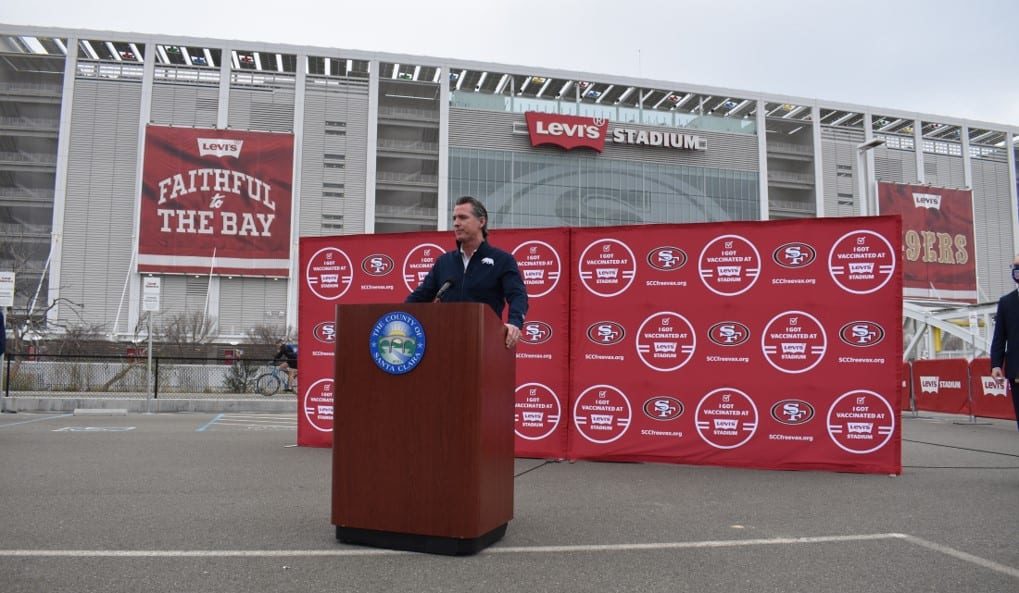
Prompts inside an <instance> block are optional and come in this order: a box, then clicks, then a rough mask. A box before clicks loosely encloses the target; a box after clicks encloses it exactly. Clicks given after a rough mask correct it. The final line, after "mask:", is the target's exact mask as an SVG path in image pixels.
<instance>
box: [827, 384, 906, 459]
mask: <svg viewBox="0 0 1019 593" xmlns="http://www.w3.org/2000/svg"><path fill="white" fill-rule="evenodd" d="M894 432H895V413H894V412H893V410H892V406H891V404H889V403H888V400H887V399H885V398H884V397H882V396H880V395H878V394H877V393H874V392H873V391H868V390H866V389H858V390H855V391H850V392H848V393H844V394H842V395H841V396H839V398H838V399H836V400H835V402H834V403H832V405H831V408H829V409H828V436H830V437H831V440H832V441H834V442H835V444H836V445H838V447H839V448H840V449H842V450H844V451H848V452H849V453H855V454H864V453H873V452H874V451H877V450H878V449H880V448H881V447H884V446H885V444H886V443H888V441H889V440H890V439H891V438H892V434H893V433H894Z"/></svg>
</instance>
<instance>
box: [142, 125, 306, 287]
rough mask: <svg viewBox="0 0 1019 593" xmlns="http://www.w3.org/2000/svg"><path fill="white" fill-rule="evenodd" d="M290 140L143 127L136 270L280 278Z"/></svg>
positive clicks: (286, 244)
mask: <svg viewBox="0 0 1019 593" xmlns="http://www.w3.org/2000/svg"><path fill="white" fill-rule="evenodd" d="M293 158H294V137H293V135H292V134H270V133H265V132H241V131H235V130H215V129H196V128H168V127H161V126H148V127H147V128H146V134H145V160H144V167H143V185H142V195H141V205H140V208H139V212H140V217H141V219H140V226H139V235H138V271H139V272H158V273H193V274H209V273H210V271H211V273H212V274H229V275H233V276H278V277H286V276H287V275H288V273H289V261H290V212H291V199H292V188H293V181H292V180H293Z"/></svg>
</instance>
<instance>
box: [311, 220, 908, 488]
mask: <svg viewBox="0 0 1019 593" xmlns="http://www.w3.org/2000/svg"><path fill="white" fill-rule="evenodd" d="M900 237H901V227H900V224H899V219H898V218H897V217H876V218H866V219H861V218H839V219H834V218H833V219H820V220H797V221H782V222H768V223H725V224H698V225H655V226H639V227H635V226H630V227H605V228H584V229H569V230H567V229H524V230H513V231H499V232H493V233H492V238H491V239H492V244H493V245H495V246H497V247H500V248H502V249H506V250H507V251H511V252H514V255H515V256H516V258H517V261H518V263H519V264H520V267H521V272H522V274H523V276H524V278H525V282H526V283H527V287H528V293H529V294H530V295H531V309H530V312H529V313H528V315H527V324H526V325H525V328H524V334H525V340H526V342H525V343H522V344H521V345H520V346H519V347H518V351H517V362H518V367H517V384H518V391H517V409H516V417H515V421H516V430H517V441H516V451H517V454H518V455H521V456H536V457H568V458H571V459H579V458H587V459H606V460H653V461H664V462H673V463H706V464H715V465H730V466H741V467H761V468H780V469H830V470H838V471H856V472H876V473H898V472H900V471H901V433H900V427H899V425H898V423H897V417H898V413H899V412H898V410H899V409H900V406H901V403H900V389H901V387H900V385H901V381H902V377H901V373H902V366H901V365H900V364H898V361H900V360H901V358H902V339H901V327H902V323H901V311H902V308H901V267H900V263H899V258H898V254H899V252H900ZM451 247H452V243H451V239H450V236H449V233H414V234H400V235H372V236H349V237H322V238H306V239H302V240H301V253H300V261H301V268H300V269H301V272H302V280H303V281H302V283H301V296H300V322H299V324H300V344H301V354H302V360H301V371H300V372H301V380H300V385H301V391H302V394H301V403H300V407H299V422H298V443H299V444H302V445H313V446H328V445H329V444H330V443H331V433H330V431H331V428H332V417H331V413H332V391H331V382H332V379H331V376H332V362H333V361H332V352H331V351H332V345H331V342H330V341H329V340H330V339H332V337H333V332H332V327H331V325H332V320H333V318H334V311H333V306H334V305H336V304H339V303H365V302H400V301H402V300H403V299H404V298H405V297H406V295H407V294H408V292H409V291H410V290H411V288H412V287H414V286H416V285H417V283H418V282H419V281H420V279H421V278H423V274H424V273H427V271H428V270H429V269H430V267H431V262H432V261H434V258H435V257H437V256H438V255H439V254H440V253H441V252H443V251H445V250H447V249H449V248H451ZM429 249H430V250H431V251H430V252H427V253H426V251H427V250H429ZM556 256H558V261H555V260H556V259H557V258H556ZM368 270H372V273H369V271H368ZM556 271H558V273H559V274H560V276H559V280H558V283H555V282H553V279H552V273H553V272H556ZM567 311H569V314H568V315H567ZM567 336H569V340H568V341H567V340H566V337H567ZM309 350H310V352H311V355H310V356H308V355H307V354H306V353H308V352H309Z"/></svg>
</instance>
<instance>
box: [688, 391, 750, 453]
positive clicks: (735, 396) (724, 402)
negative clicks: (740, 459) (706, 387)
mask: <svg viewBox="0 0 1019 593" xmlns="http://www.w3.org/2000/svg"><path fill="white" fill-rule="evenodd" d="M694 420H695V422H696V424H697V434H699V435H700V437H701V439H702V440H703V441H704V442H705V443H707V444H709V445H711V446H712V447H715V448H717V449H735V448H736V447H739V446H742V445H744V444H746V442H747V441H749V440H750V439H751V438H752V437H753V436H754V433H755V432H757V406H756V405H755V404H754V400H752V399H750V396H749V395H747V394H745V393H743V392H742V391H740V390H739V389H733V388H732V387H722V388H721V389H716V390H714V391H712V392H710V393H708V394H707V395H705V396H704V397H703V398H701V401H700V403H698V404H697V411H696V412H695V413H694Z"/></svg>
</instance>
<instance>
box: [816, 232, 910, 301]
mask: <svg viewBox="0 0 1019 593" xmlns="http://www.w3.org/2000/svg"><path fill="white" fill-rule="evenodd" d="M828 270H829V272H830V273H831V278H832V280H834V281H835V284H838V285H839V286H840V287H841V288H842V289H843V290H845V291H846V292H851V293H853V294H870V293H872V292H876V291H877V290H880V289H881V287H883V286H884V285H885V284H888V281H889V280H891V279H892V276H893V275H894V274H895V250H894V249H892V244H891V243H889V242H888V239H886V238H884V237H882V236H881V235H879V234H878V233H875V232H874V231H869V230H857V231H851V232H849V233H846V234H845V235H842V236H841V237H840V238H839V240H838V241H836V242H835V245H833V246H832V248H831V252H830V253H829V254H828Z"/></svg>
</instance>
